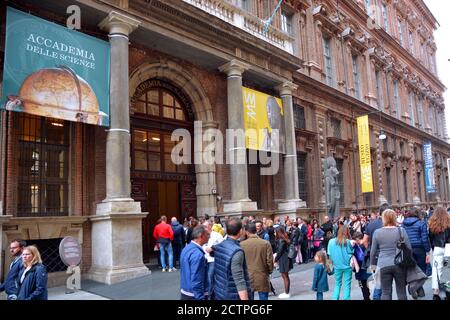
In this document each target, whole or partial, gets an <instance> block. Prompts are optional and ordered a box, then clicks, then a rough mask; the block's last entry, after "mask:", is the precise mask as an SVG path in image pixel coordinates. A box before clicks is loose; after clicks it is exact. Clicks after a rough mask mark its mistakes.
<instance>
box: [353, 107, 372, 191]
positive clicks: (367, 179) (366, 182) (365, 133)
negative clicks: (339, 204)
mask: <svg viewBox="0 0 450 320" xmlns="http://www.w3.org/2000/svg"><path fill="white" fill-rule="evenodd" d="M356 120H357V125H358V142H359V165H360V167H361V190H362V193H366V192H373V185H372V159H371V157H370V132H369V116H367V115H365V116H362V117H358V118H357V119H356Z"/></svg>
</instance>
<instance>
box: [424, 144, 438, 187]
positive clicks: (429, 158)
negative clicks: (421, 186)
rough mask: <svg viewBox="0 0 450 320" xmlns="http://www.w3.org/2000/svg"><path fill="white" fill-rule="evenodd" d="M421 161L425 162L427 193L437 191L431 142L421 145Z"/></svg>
mask: <svg viewBox="0 0 450 320" xmlns="http://www.w3.org/2000/svg"><path fill="white" fill-rule="evenodd" d="M423 159H424V161H425V188H426V190H427V193H434V192H436V191H437V190H436V179H435V174H434V163H433V152H432V148H431V142H427V143H425V144H424V145H423Z"/></svg>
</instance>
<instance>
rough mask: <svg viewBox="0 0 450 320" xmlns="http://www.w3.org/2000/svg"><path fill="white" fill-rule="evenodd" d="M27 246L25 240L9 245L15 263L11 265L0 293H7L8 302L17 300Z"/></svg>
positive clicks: (0, 287)
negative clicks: (20, 274) (23, 256)
mask: <svg viewBox="0 0 450 320" xmlns="http://www.w3.org/2000/svg"><path fill="white" fill-rule="evenodd" d="M25 246H26V242H25V241H23V240H13V241H11V244H10V245H9V252H10V253H11V255H12V257H13V261H12V262H11V264H10V265H9V272H8V275H7V276H6V280H5V282H4V283H1V284H0V292H2V291H5V292H6V295H7V299H8V300H17V288H18V279H17V277H18V275H19V272H20V270H21V269H22V251H23V248H24V247H25Z"/></svg>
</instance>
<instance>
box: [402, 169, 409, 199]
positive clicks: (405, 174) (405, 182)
mask: <svg viewBox="0 0 450 320" xmlns="http://www.w3.org/2000/svg"><path fill="white" fill-rule="evenodd" d="M403 192H404V193H403V194H404V197H405V203H408V171H407V170H403Z"/></svg>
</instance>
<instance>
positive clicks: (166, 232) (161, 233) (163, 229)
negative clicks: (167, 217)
mask: <svg viewBox="0 0 450 320" xmlns="http://www.w3.org/2000/svg"><path fill="white" fill-rule="evenodd" d="M153 238H155V240H158V239H159V238H166V239H170V241H172V240H173V230H172V227H171V226H170V224H168V223H165V222H161V223H159V224H157V225H156V227H155V230H153Z"/></svg>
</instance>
